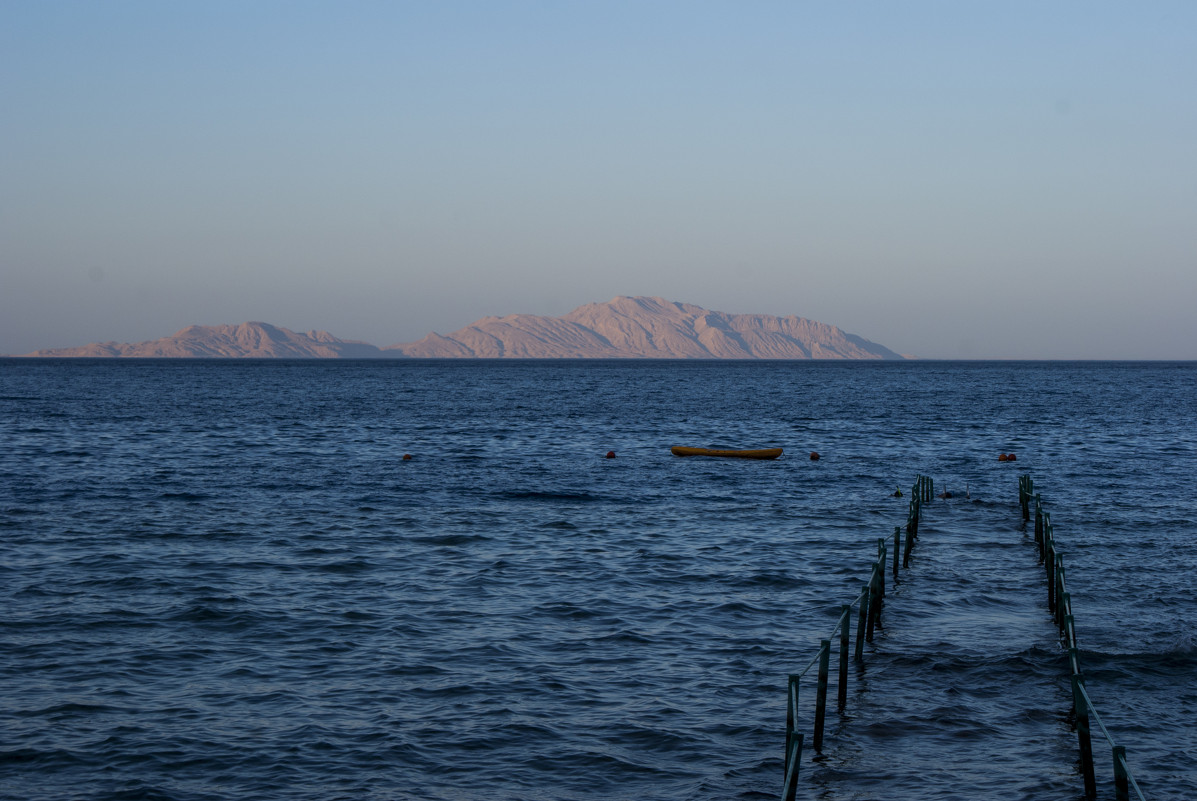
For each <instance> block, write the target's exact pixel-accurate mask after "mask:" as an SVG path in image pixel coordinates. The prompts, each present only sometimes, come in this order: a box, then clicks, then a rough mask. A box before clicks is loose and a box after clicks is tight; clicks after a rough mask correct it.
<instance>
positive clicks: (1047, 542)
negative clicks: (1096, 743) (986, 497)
mask: <svg viewBox="0 0 1197 801" xmlns="http://www.w3.org/2000/svg"><path fill="white" fill-rule="evenodd" d="M1032 500H1033V501H1034V509H1035V544H1036V545H1037V546H1038V548H1039V562H1040V563H1041V564H1042V565H1043V566H1044V570H1045V572H1046V573H1047V606H1048V609H1049V610H1050V611H1051V613H1052V616H1053V617H1054V618H1055V621H1056V625H1057V626H1059V628H1060V637H1061V639H1062V640H1063V642H1064V647H1065V648H1066V649H1068V667H1069V671H1070V673H1071V681H1072V704H1073V713H1074V715H1075V717H1076V733H1077V742H1078V745H1079V747H1080V752H1081V773H1082V775H1083V776H1084V781H1085V797H1086V798H1096V797H1097V779H1096V776H1095V773H1094V769H1093V742H1092V727H1091V722H1092V723H1096V724H1097V727H1098V728H1099V729H1100V730H1101V733H1102V736H1104V737H1105V738H1106V742H1107V743H1108V744H1109V746H1110V753H1111V755H1112V757H1113V761H1114V798H1115V799H1117V801H1130V790H1131V788H1134V791H1135V795H1136V797H1137V798H1139V799H1140V801H1146V798H1145V797H1144V795H1143V791H1142V790H1140V789H1139V785H1138V783H1137V782H1136V781H1135V777H1134V776H1133V775H1132V774H1131V770H1130V765H1129V764H1128V763H1127V761H1126V748H1125V747H1123V746H1121V745H1118V744H1117V743H1115V742H1114V738H1113V737H1111V736H1110V731H1109V729H1107V728H1106V727H1105V724H1104V723H1102V720H1101V716H1100V715H1098V714H1097V708H1096V707H1094V706H1093V700H1092V698H1090V696H1089V692H1088V690H1087V689H1086V688H1085V674H1084V672H1083V671H1082V670H1081V663H1080V652H1079V650H1078V648H1077V642H1076V623H1075V621H1074V619H1073V615H1072V596H1071V595H1070V594H1069V592H1068V583H1067V581H1066V578H1065V573H1064V557H1063V555H1061V554H1060V553H1059V551H1058V550H1057V548H1056V538H1055V535H1054V533H1053V531H1052V522H1051V514H1050V513H1048V512H1046V511H1044V508H1043V498H1042V497H1040V495H1039V493H1037V492H1035V483H1034V482H1033V481H1032V480H1031V477H1030V475H1022V476H1019V478H1018V502H1019V505H1021V506H1022V519H1023V520H1024V521H1026V522H1029V521H1030V519H1031V504H1032Z"/></svg>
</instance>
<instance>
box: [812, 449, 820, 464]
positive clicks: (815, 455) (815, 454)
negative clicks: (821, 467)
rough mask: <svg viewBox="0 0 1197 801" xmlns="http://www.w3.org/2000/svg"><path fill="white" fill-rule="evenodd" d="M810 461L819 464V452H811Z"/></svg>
mask: <svg viewBox="0 0 1197 801" xmlns="http://www.w3.org/2000/svg"><path fill="white" fill-rule="evenodd" d="M810 460H811V461H812V462H817V461H819V452H818V451H811V452H810Z"/></svg>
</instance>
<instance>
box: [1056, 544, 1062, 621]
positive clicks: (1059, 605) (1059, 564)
mask: <svg viewBox="0 0 1197 801" xmlns="http://www.w3.org/2000/svg"><path fill="white" fill-rule="evenodd" d="M1055 614H1056V625H1057V626H1063V625H1064V555H1063V554H1059V553H1058V554H1056V608H1055Z"/></svg>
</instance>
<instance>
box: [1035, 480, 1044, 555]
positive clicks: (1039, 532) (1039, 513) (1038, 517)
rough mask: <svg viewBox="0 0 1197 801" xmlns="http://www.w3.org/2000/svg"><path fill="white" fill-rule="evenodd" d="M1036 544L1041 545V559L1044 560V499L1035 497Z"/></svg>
mask: <svg viewBox="0 0 1197 801" xmlns="http://www.w3.org/2000/svg"><path fill="white" fill-rule="evenodd" d="M1035 542H1037V543H1038V544H1039V558H1040V559H1043V499H1042V498H1041V497H1039V495H1038V494H1036V495H1035Z"/></svg>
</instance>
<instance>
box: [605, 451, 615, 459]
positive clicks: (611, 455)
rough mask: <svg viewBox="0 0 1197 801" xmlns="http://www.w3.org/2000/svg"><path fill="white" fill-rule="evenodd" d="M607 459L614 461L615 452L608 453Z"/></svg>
mask: <svg viewBox="0 0 1197 801" xmlns="http://www.w3.org/2000/svg"><path fill="white" fill-rule="evenodd" d="M607 458H608V459H614V458H615V451H607Z"/></svg>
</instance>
